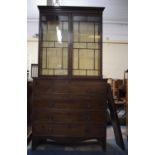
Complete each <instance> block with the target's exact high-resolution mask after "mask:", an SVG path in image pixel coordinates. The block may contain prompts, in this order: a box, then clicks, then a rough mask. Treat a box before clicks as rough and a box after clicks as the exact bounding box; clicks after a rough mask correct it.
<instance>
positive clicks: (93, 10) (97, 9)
mask: <svg viewBox="0 0 155 155" xmlns="http://www.w3.org/2000/svg"><path fill="white" fill-rule="evenodd" d="M38 8H39V10H40V13H49V12H57V11H64V12H72V13H73V12H89V13H102V12H103V11H104V9H105V8H104V7H82V6H38Z"/></svg>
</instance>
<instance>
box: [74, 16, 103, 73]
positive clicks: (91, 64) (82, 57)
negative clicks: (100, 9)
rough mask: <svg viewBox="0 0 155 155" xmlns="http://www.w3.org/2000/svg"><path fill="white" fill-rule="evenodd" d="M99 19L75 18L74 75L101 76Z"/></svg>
mask: <svg viewBox="0 0 155 155" xmlns="http://www.w3.org/2000/svg"><path fill="white" fill-rule="evenodd" d="M99 22H100V19H99V17H89V16H88V17H87V16H74V17H73V75H77V76H78V75H80V76H99V73H100V72H99V70H100V67H99V66H100V65H99V63H100V62H99V60H100V58H99V56H100V54H99V52H100V46H99V42H100V35H101V34H100V33H99V32H100V31H99V28H100V27H99Z"/></svg>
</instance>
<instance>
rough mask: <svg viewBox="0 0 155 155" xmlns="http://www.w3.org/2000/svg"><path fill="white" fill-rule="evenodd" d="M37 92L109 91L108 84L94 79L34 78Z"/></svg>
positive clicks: (34, 86) (96, 92)
mask: <svg viewBox="0 0 155 155" xmlns="http://www.w3.org/2000/svg"><path fill="white" fill-rule="evenodd" d="M33 88H34V92H35V93H48V92H59V93H60V92H69V93H77V92H81V93H95V94H100V93H103V92H107V84H106V83H104V82H103V81H98V80H97V81H94V80H90V81H89V80H47V79H46V80H34V84H33Z"/></svg>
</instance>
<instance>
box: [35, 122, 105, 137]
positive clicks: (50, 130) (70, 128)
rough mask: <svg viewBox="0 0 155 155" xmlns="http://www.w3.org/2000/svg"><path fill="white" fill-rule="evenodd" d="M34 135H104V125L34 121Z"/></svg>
mask: <svg viewBox="0 0 155 155" xmlns="http://www.w3.org/2000/svg"><path fill="white" fill-rule="evenodd" d="M32 130H33V131H32V132H33V135H35V136H53V137H87V138H93V137H105V134H106V126H105V125H101V124H96V125H94V126H87V125H82V124H67V125H66V124H48V123H35V124H33V128H32Z"/></svg>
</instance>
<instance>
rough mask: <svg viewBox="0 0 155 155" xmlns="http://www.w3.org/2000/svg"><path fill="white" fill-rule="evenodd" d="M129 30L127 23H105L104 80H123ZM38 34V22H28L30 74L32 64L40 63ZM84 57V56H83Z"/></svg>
mask: <svg viewBox="0 0 155 155" xmlns="http://www.w3.org/2000/svg"><path fill="white" fill-rule="evenodd" d="M75 26H76V25H75ZM79 28H80V27H79ZM127 29H128V26H127V23H121V22H120V23H119V22H115V23H114V22H104V23H103V78H114V79H123V72H124V70H126V69H127V68H128V41H127V40H128V39H127V38H128V34H127ZM37 33H38V21H37V20H36V21H35V20H33V21H28V40H27V69H28V70H29V71H30V72H31V69H30V68H31V63H32V64H36V63H38V39H37V38H35V37H34V35H35V34H37ZM81 39H82V38H81ZM74 46H75V49H76V48H77V46H78V49H80V50H82V48H81V47H80V46H85V45H79V44H78V45H77V44H75V45H74ZM93 48H94V47H93ZM95 48H96V47H95ZM77 53H78V51H76V50H75V62H76V59H77V56H76V54H77ZM79 56H80V55H79ZM87 56H89V55H87ZM90 56H91V55H90ZM82 57H84V56H83V55H82ZM80 63H84V64H85V66H87V68H88V67H91V66H88V62H82V61H81V62H80ZM80 63H79V65H80ZM89 64H90V63H89ZM76 65H77V64H75V67H76ZM90 65H91V64H90ZM81 74H82V73H81Z"/></svg>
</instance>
